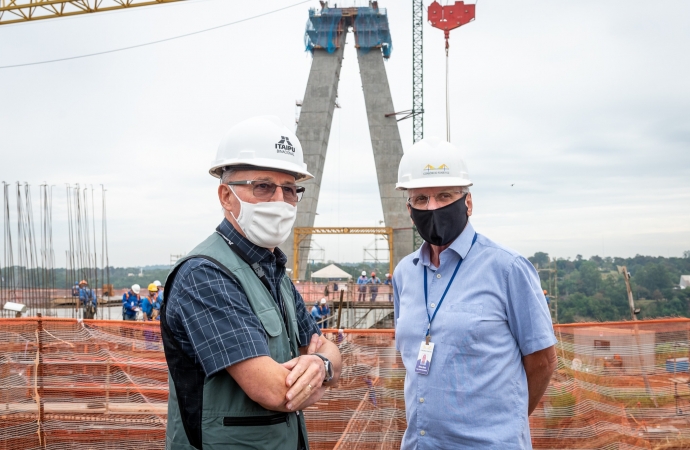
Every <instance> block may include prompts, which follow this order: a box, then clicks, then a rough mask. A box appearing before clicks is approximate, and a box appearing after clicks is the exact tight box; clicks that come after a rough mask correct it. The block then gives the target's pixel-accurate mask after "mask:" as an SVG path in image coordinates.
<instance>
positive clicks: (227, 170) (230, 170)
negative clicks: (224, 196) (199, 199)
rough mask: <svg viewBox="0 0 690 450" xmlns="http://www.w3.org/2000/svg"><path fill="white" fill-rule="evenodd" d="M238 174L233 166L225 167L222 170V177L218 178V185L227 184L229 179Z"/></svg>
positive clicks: (237, 170)
mask: <svg viewBox="0 0 690 450" xmlns="http://www.w3.org/2000/svg"><path fill="white" fill-rule="evenodd" d="M237 172H239V169H238V168H237V167H234V166H227V167H224V168H223V175H222V176H221V177H220V184H227V183H229V182H230V178H232V176H233V175H234V174H235V173H237Z"/></svg>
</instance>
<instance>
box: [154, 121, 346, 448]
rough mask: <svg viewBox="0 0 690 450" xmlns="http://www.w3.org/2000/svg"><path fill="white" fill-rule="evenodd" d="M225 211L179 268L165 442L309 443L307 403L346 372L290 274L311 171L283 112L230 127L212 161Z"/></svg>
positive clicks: (164, 323) (165, 314)
mask: <svg viewBox="0 0 690 450" xmlns="http://www.w3.org/2000/svg"><path fill="white" fill-rule="evenodd" d="M210 173H211V175H213V176H214V177H216V178H220V186H219V187H218V198H219V200H220V204H221V206H222V208H223V213H224V219H223V221H222V222H221V223H220V225H219V226H218V227H217V228H216V230H215V231H214V232H212V233H211V235H210V236H209V237H208V238H207V239H206V240H205V241H204V242H202V243H201V244H199V245H198V246H197V247H196V248H195V249H193V250H192V251H191V252H190V253H189V255H188V256H187V257H185V258H183V259H182V260H180V261H178V263H177V264H176V265H175V267H173V270H172V271H171V273H170V275H169V276H168V279H167V280H166V283H165V299H164V301H163V305H162V307H161V313H160V314H161V335H162V337H163V346H164V350H165V356H166V360H167V363H168V368H169V373H170V377H169V385H170V398H169V400H168V423H167V429H166V448H168V449H170V450H176V449H185V450H188V449H190V448H192V447H195V448H202V447H203V448H206V447H213V448H215V449H225V448H227V449H233V450H234V449H264V448H265V449H290V450H293V449H308V442H307V432H306V426H305V422H304V415H303V414H302V413H301V410H303V409H305V408H306V407H308V406H310V405H312V404H314V403H316V402H317V401H319V400H320V399H321V397H322V396H323V393H324V391H325V389H326V386H329V385H332V384H334V383H335V382H336V381H337V379H338V377H339V373H340V364H341V358H340V353H339V351H338V348H337V346H336V345H335V344H334V343H332V342H331V341H329V340H327V339H326V338H325V337H324V336H322V335H321V331H320V330H319V327H318V326H317V325H316V322H315V321H314V319H313V318H312V316H311V315H310V314H309V311H307V308H306V306H305V304H304V300H303V299H302V297H301V295H300V294H299V293H298V292H297V290H296V289H295V286H294V285H293V284H292V282H291V281H290V279H289V277H287V276H286V274H285V273H286V268H285V264H286V263H287V257H286V256H285V254H284V253H283V252H282V251H281V250H280V249H279V248H278V246H279V245H280V244H282V243H283V242H285V240H286V239H287V238H288V236H289V234H290V231H291V230H292V226H293V224H294V222H295V218H296V214H297V203H298V202H299V201H300V199H301V198H302V194H303V193H304V191H305V188H304V187H303V186H299V185H298V184H296V183H297V182H298V181H303V180H308V179H310V178H312V175H311V174H310V173H309V172H308V171H307V166H306V164H304V162H303V154H302V147H301V145H300V142H299V140H298V139H297V137H296V136H295V135H294V133H292V132H291V131H290V130H289V129H288V128H287V127H285V126H284V125H282V124H281V123H280V120H279V119H278V118H276V117H269V116H265V117H257V118H254V119H249V120H246V121H244V122H242V123H239V124H237V125H235V126H234V127H233V128H231V129H230V131H229V133H228V134H227V135H226V136H225V138H224V139H223V141H222V142H221V144H220V146H219V148H218V154H217V159H216V161H215V162H214V163H213V165H212V166H211V169H210Z"/></svg>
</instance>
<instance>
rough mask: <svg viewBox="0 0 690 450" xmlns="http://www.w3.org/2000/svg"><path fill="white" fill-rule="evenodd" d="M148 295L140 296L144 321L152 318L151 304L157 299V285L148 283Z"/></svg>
mask: <svg viewBox="0 0 690 450" xmlns="http://www.w3.org/2000/svg"><path fill="white" fill-rule="evenodd" d="M148 291H149V295H148V296H147V297H142V298H141V311H142V312H143V313H144V319H143V320H144V321H146V320H153V304H154V303H155V302H156V301H157V297H158V286H156V285H155V284H154V283H151V284H149V288H148Z"/></svg>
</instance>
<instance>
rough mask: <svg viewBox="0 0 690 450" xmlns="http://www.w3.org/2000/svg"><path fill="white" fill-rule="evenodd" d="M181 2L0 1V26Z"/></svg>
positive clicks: (169, 0)
mask: <svg viewBox="0 0 690 450" xmlns="http://www.w3.org/2000/svg"><path fill="white" fill-rule="evenodd" d="M179 1H182V0H0V25H5V24H9V23H17V22H28V21H31V20H40V19H52V18H54V17H65V16H75V15H78V14H89V13H94V12H100V11H113V10H117V9H125V8H133V7H136V6H148V5H159V4H162V3H172V2H179Z"/></svg>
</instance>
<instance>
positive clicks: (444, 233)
mask: <svg viewBox="0 0 690 450" xmlns="http://www.w3.org/2000/svg"><path fill="white" fill-rule="evenodd" d="M466 197H467V194H465V195H463V196H462V198H460V199H459V200H456V201H454V202H453V203H451V204H450V205H447V206H444V207H443V208H439V209H432V210H427V209H415V208H412V207H410V217H412V221H413V222H414V224H415V225H416V226H417V231H418V232H419V235H420V236H421V237H422V239H424V240H425V241H426V242H428V243H429V244H433V245H438V246H442V245H446V244H450V243H451V242H453V241H454V240H455V239H456V238H457V237H458V236H460V233H462V230H464V229H465V226H466V225H467V220H468V217H467V205H466V204H465V198H466Z"/></svg>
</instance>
